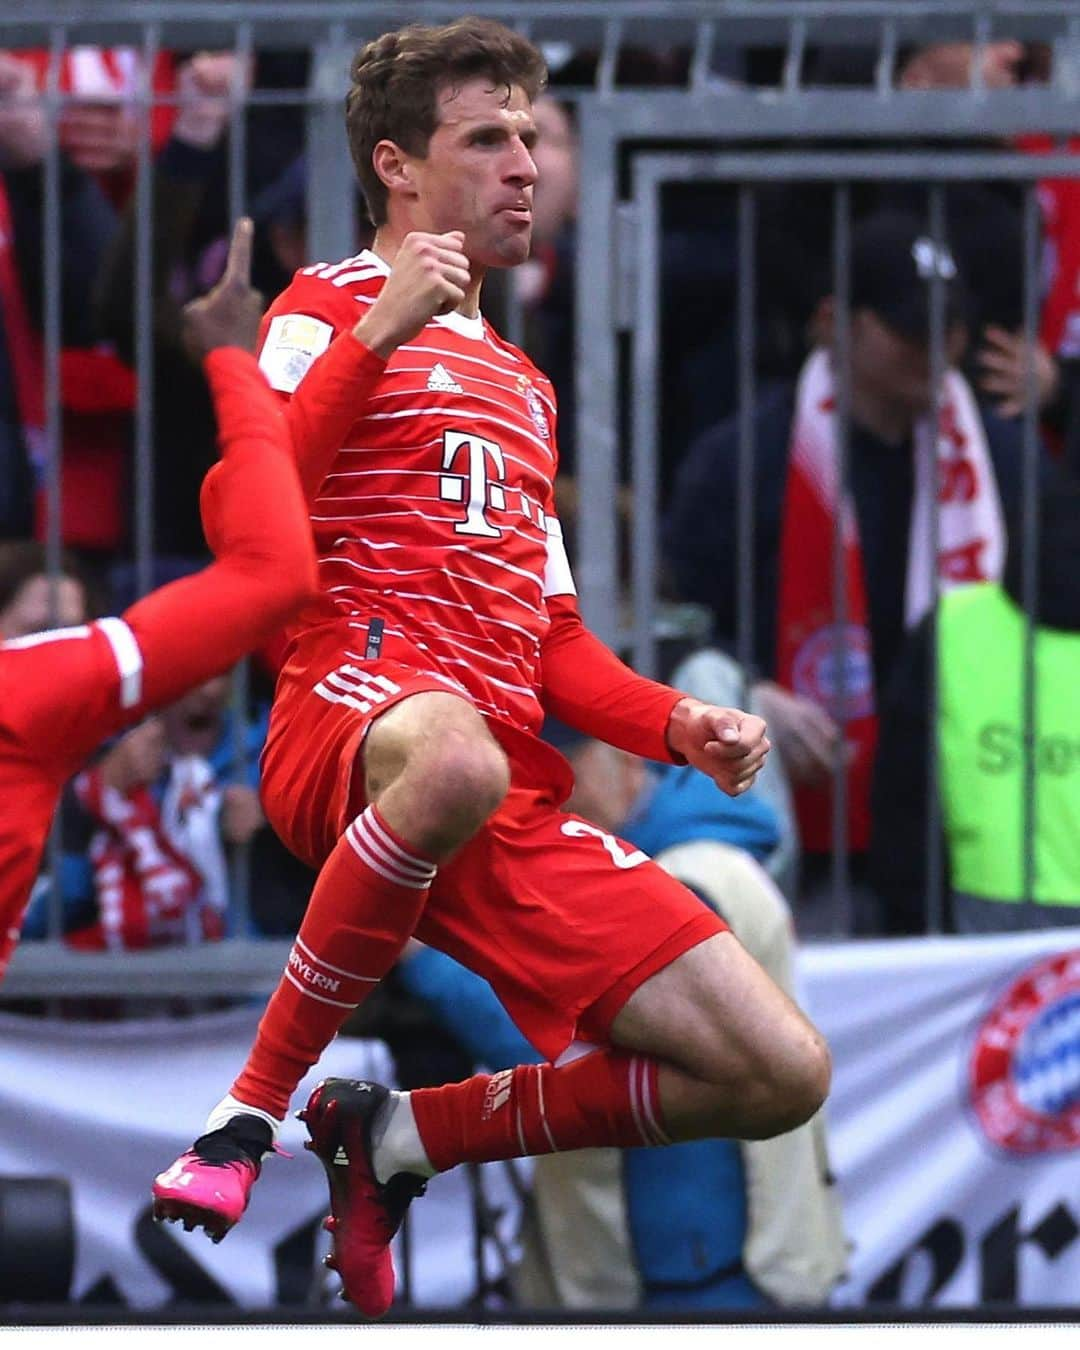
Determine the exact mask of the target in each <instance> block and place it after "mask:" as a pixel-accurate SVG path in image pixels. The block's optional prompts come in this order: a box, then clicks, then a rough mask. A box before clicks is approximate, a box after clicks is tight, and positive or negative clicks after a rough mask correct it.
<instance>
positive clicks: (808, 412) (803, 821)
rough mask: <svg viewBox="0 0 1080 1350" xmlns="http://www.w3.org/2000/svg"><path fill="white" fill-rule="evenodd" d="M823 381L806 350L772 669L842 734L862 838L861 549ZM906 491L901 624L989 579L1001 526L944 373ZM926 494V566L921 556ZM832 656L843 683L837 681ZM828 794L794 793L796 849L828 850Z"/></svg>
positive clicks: (864, 684) (973, 418) (922, 426)
mask: <svg viewBox="0 0 1080 1350" xmlns="http://www.w3.org/2000/svg"><path fill="white" fill-rule="evenodd" d="M835 412H836V400H835V381H834V378H833V371H832V364H831V360H830V357H829V354H828V353H827V352H825V351H823V350H817V351H815V352H813V353H812V354H811V356H810V358H809V360H808V361H807V362H806V365H805V366H804V367H803V370H802V374H801V375H800V377H799V385H798V391H797V394H796V404H795V417H794V421H793V423H792V431H791V444H790V451H789V457H788V477H787V487H786V495H785V500H784V515H783V525H782V529H781V540H780V587H779V619H778V630H777V670H778V680H779V682H780V683H781V684H782V685H784V686H786V687H787V688H789V689H791V690H792V691H793V692H794V693H796V694H800V695H802V696H803V697H805V698H809V699H812V700H813V701H814V702H815V703H818V704H819V705H820V706H821V707H823V708H824V709H825V710H826V711H827V712H828V713H829V714H830V716H831V717H832V718H833V720H834V721H835V722H836V723H837V724H838V725H839V726H841V727H842V728H843V730H844V735H845V739H846V741H847V744H848V746H849V754H850V755H851V760H850V766H849V770H848V840H849V844H850V847H851V848H853V849H858V850H861V849H865V848H866V847H867V845H868V844H869V839H870V809H869V805H870V772H871V767H872V763H873V754H874V748H875V745H876V743H877V713H876V706H875V698H874V668H873V659H872V652H871V640H870V623H869V609H868V605H867V598H866V582H865V578H864V575H863V562H862V548H861V546H860V543H859V531H858V524H857V521H856V517H855V508H854V504H853V502H852V499H851V496H850V493H845V494H844V495H843V497H841V490H840V482H839V465H838V458H837V450H836V432H835V422H836V417H835ZM913 454H914V456H915V492H914V500H913V503H912V511H911V524H910V530H909V535H908V561H907V584H906V588H905V600H904V619H905V624H906V626H907V627H908V628H911V627H913V626H914V625H915V624H917V623H918V622H919V620H920V619H921V618H922V617H923V616H924V615H925V614H926V613H927V611H928V610H929V609H930V607H931V605H932V604H933V601H934V593H935V580H936V581H937V582H938V583H939V584H940V588H941V590H943V591H946V590H950V589H952V588H953V587H954V586H958V585H961V584H963V583H965V582H972V581H986V580H996V579H998V578H1000V576H1001V572H1002V568H1003V566H1004V561H1005V525H1004V518H1003V515H1002V510H1001V501H1000V498H999V496H998V489H997V483H996V481H995V478H994V471H993V466H992V463H991V460H990V452H989V449H988V447H987V443H986V433H985V431H984V429H983V425H982V420H981V418H980V416H979V411H978V408H977V407H976V404H975V400H974V397H973V396H972V393H971V390H970V388H969V387H968V384H967V382H966V381H965V380H964V378H963V377H962V376H961V375H959V374H958V373H957V372H956V371H954V370H950V371H948V372H947V373H946V375H945V379H944V382H943V388H942V400H941V416H940V422H939V431H938V435H937V436H936V437H935V436H934V435H933V432H932V427H931V425H930V419H929V418H924V419H923V420H922V421H920V422H919V423H917V424H916V427H915V430H914V436H913ZM935 492H936V494H937V503H938V536H937V561H936V566H935V565H934V562H933V559H932V550H931V548H930V547H929V540H930V538H931V519H932V511H933V494H934V493H935ZM838 512H839V515H840V528H841V537H842V540H843V573H844V605H845V611H846V613H845V624H844V627H843V629H842V630H841V629H840V628H839V626H838V624H837V622H836V611H835V606H834V596H833V537H834V531H835V526H836V518H837V513H838ZM838 657H842V661H841V668H842V670H843V681H842V682H841V680H840V679H838V677H837V674H838V672H837V665H838ZM831 792H832V789H831V785H827V786H825V787H824V788H820V789H812V790H800V791H798V792H797V793H796V806H797V809H798V814H799V823H800V828H801V831H802V838H803V844H804V846H805V847H806V848H807V849H809V850H811V851H813V852H827V851H828V850H829V849H830V847H831V842H832V812H831Z"/></svg>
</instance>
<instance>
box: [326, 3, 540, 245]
mask: <svg viewBox="0 0 1080 1350" xmlns="http://www.w3.org/2000/svg"><path fill="white" fill-rule="evenodd" d="M350 76H351V80H352V84H351V86H350V88H349V92H348V94H347V95H346V96H345V127H346V130H347V132H348V136H349V150H350V152H351V153H352V157H353V163H354V164H355V165H356V173H357V176H358V177H359V179H360V186H361V187H362V188H363V190H364V197H365V199H366V201H367V208H368V213H369V215H370V216H371V220H372V223H373V224H374V225H375V226H376V227H378V226H379V225H384V224H385V223H386V204H387V191H386V185H385V184H384V183H383V181H382V179H381V178H380V177H379V175H378V174H377V173H376V172H375V169H374V166H373V164H372V158H371V157H372V152H373V151H374V149H375V146H376V145H378V143H379V141H382V140H390V141H393V142H394V143H395V144H397V145H400V146H401V148H402V149H403V150H404V151H405V152H406V153H407V154H410V155H418V156H421V157H422V156H424V155H426V154H427V147H428V141H429V140H430V139H431V134H432V132H433V131H434V130H435V128H436V127H437V126H438V124H439V110H438V98H439V95H440V93H441V92H442V91H443V90H445V89H447V88H448V87H449V88H457V87H459V86H460V85H462V84H464V83H466V82H467V81H468V80H474V79H477V78H486V79H489V80H491V82H492V85H493V86H494V87H495V88H498V87H499V86H500V85H505V86H506V88H507V92H508V95H509V90H510V89H511V88H513V87H514V86H520V88H522V89H524V91H525V93H526V94H527V95H528V97H529V99H530V101H532V100H535V98H536V97H537V95H538V94H539V93H540V92H541V91H542V90H543V88H544V86H545V85H546V83H547V66H546V65H545V63H544V58H543V57H542V56H541V55H540V52H539V51H538V50H537V48H536V47H534V46H533V44H532V43H531V42H530V41H529V40H528V39H527V38H524V37H522V36H521V34H520V33H515V32H514V30H513V29H512V28H507V27H506V25H505V24H501V23H498V22H496V21H495V20H494V19H480V18H475V17H470V18H464V19H455V20H454V22H453V23H447V24H441V25H438V26H435V25H427V24H409V25H408V26H407V27H405V28H399V29H397V30H396V31H395V32H392V33H384V34H383V35H382V37H380V38H376V39H375V40H374V41H373V42H369V43H367V45H366V46H364V47H361V48H360V50H359V51H358V52H357V53H356V56H355V57H354V58H353V63H352V68H351V70H350Z"/></svg>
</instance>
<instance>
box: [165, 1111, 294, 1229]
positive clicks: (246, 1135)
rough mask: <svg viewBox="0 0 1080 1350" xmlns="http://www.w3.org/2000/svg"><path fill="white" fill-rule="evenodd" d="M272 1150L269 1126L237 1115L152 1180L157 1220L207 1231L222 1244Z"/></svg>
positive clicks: (243, 1207)
mask: <svg viewBox="0 0 1080 1350" xmlns="http://www.w3.org/2000/svg"><path fill="white" fill-rule="evenodd" d="M271 1148H273V1141H272V1139H271V1134H270V1127H269V1126H268V1125H266V1124H265V1123H264V1122H263V1121H261V1120H259V1119H258V1118H257V1117H254V1116H243V1117H240V1116H237V1117H235V1118H234V1119H233V1120H230V1121H229V1123H228V1124H227V1125H224V1126H222V1128H221V1129H219V1130H213V1131H211V1133H209V1134H204V1135H202V1136H200V1138H198V1139H196V1140H195V1142H194V1144H192V1146H191V1148H190V1149H188V1151H187V1152H186V1153H182V1154H181V1155H180V1157H179V1158H177V1160H176V1161H175V1162H174V1163H173V1164H172V1166H171V1167H167V1168H166V1169H165V1171H164V1172H159V1173H158V1175H157V1176H156V1177H155V1178H154V1185H153V1188H152V1193H153V1196H154V1218H155V1219H168V1220H169V1221H170V1222H176V1221H177V1220H180V1221H181V1222H182V1223H183V1225H184V1228H185V1230H186V1231H187V1232H189V1233H190V1232H191V1230H192V1229H193V1228H203V1229H205V1230H206V1233H207V1235H208V1236H209V1237H210V1238H211V1239H212V1240H213V1241H214V1242H220V1241H221V1239H222V1238H223V1237H224V1236H225V1234H226V1233H227V1232H228V1231H229V1229H230V1228H231V1227H232V1226H233V1224H234V1223H236V1221H237V1220H238V1219H239V1218H240V1216H241V1215H242V1214H243V1212H244V1210H245V1209H247V1206H248V1198H249V1196H250V1194H251V1188H252V1186H254V1184H255V1182H256V1180H257V1179H258V1176H259V1173H260V1172H261V1171H262V1156H263V1154H264V1153H266V1152H268V1151H269V1150H270V1149H271Z"/></svg>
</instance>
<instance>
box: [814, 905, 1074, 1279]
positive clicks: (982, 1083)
mask: <svg viewBox="0 0 1080 1350" xmlns="http://www.w3.org/2000/svg"><path fill="white" fill-rule="evenodd" d="M801 966H802V975H803V982H804V985H805V988H806V993H807V998H808V1002H809V1007H810V1011H811V1012H812V1014H813V1016H814V1019H815V1021H816V1022H817V1023H818V1025H819V1026H820V1027H821V1029H822V1031H823V1032H824V1033H825V1035H826V1037H827V1039H828V1041H829V1044H830V1046H831V1048H832V1052H833V1060H834V1081H833V1091H832V1096H831V1099H830V1102H829V1105H828V1106H827V1108H826V1110H827V1112H828V1120H829V1139H830V1149H831V1155H832V1161H833V1166H834V1170H835V1171H836V1173H837V1175H838V1179H839V1184H840V1190H841V1194H842V1196H843V1199H844V1215H845V1224H846V1228H847V1231H848V1234H849V1236H850V1238H851V1240H852V1242H853V1244H854V1250H853V1253H852V1259H851V1268H850V1279H849V1280H848V1282H847V1283H846V1284H845V1285H844V1286H843V1287H842V1288H841V1290H840V1291H839V1292H838V1296H837V1298H836V1302H837V1303H839V1304H841V1305H844V1304H847V1305H860V1304H864V1303H868V1302H869V1303H874V1302H890V1303H903V1304H909V1305H914V1304H924V1303H932V1304H937V1305H940V1306H964V1305H968V1306H971V1305H980V1304H982V1305H985V1304H988V1303H994V1302H1003V1303H1014V1302H1015V1303H1020V1304H1028V1305H1039V1304H1042V1305H1044V1306H1049V1305H1070V1306H1072V1305H1080V933H1078V932H1077V931H1076V930H1071V931H1070V930H1058V931H1056V932H1041V933H1035V934H1030V935H1028V934H1025V935H1020V936H1017V935H1010V936H1004V937H997V936H995V937H979V938H938V939H932V938H923V939H915V940H907V941H902V942H900V941H898V942H872V943H870V942H867V943H852V944H848V945H836V946H822V947H817V948H813V947H811V948H808V949H807V950H806V951H805V952H804V953H803V957H802V963H801Z"/></svg>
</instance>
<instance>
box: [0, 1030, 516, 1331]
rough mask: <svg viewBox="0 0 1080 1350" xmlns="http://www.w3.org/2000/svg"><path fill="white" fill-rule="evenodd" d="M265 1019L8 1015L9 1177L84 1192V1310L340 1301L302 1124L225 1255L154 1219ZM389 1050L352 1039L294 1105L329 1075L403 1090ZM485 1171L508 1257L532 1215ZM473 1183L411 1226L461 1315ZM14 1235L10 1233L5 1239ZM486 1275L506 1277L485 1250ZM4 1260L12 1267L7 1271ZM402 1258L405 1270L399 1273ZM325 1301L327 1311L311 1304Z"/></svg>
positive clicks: (424, 1267) (78, 1277)
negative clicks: (168, 1177) (326, 1262)
mask: <svg viewBox="0 0 1080 1350" xmlns="http://www.w3.org/2000/svg"><path fill="white" fill-rule="evenodd" d="M260 1011H261V1010H260V1009H258V1008H251V1009H248V1008H242V1009H237V1010H233V1011H229V1012H222V1013H213V1014H207V1015H204V1016H200V1017H195V1018H190V1019H186V1020H184V1021H139V1022H125V1023H108V1024H96V1025H86V1024H80V1023H76V1022H67V1021H64V1022H57V1021H51V1020H50V1021H42V1020H39V1019H36V1018H29V1017H17V1016H12V1015H10V1014H4V1015H0V1046H2V1047H3V1048H2V1050H0V1062H2V1064H3V1072H2V1073H0V1187H2V1186H3V1182H4V1178H5V1177H61V1178H66V1179H67V1180H68V1181H69V1183H70V1185H71V1190H72V1199H73V1206H74V1220H75V1251H76V1262H75V1273H74V1278H73V1281H72V1289H71V1296H72V1298H73V1300H76V1301H83V1300H87V1301H91V1302H95V1303H101V1302H104V1303H118V1304H122V1305H123V1304H126V1305H128V1306H130V1307H135V1308H151V1307H155V1306H158V1305H161V1304H164V1303H170V1302H186V1303H190V1302H204V1303H219V1304H220V1303H236V1304H238V1305H240V1306H242V1307H267V1306H270V1305H273V1304H277V1303H310V1302H311V1301H312V1299H313V1297H314V1301H315V1302H323V1301H327V1302H328V1301H330V1299H332V1298H333V1297H334V1296H335V1295H336V1290H337V1288H338V1287H339V1281H338V1279H337V1276H336V1275H329V1274H327V1273H325V1272H324V1271H323V1268H322V1257H323V1256H324V1255H325V1254H326V1253H327V1252H328V1251H329V1249H330V1248H329V1238H328V1237H327V1236H326V1234H325V1233H324V1232H323V1231H322V1228H321V1222H322V1219H323V1218H324V1216H325V1215H326V1214H327V1213H328V1200H327V1188H326V1181H325V1176H324V1173H323V1169H322V1166H321V1165H320V1164H319V1162H318V1161H317V1160H316V1159H315V1158H314V1157H313V1156H312V1155H311V1154H309V1153H306V1152H305V1151H304V1148H303V1141H304V1139H305V1138H306V1137H307V1136H306V1132H305V1130H304V1127H303V1125H301V1124H300V1123H299V1121H296V1120H295V1119H293V1118H292V1117H291V1116H290V1117H289V1119H288V1120H287V1121H286V1122H285V1124H284V1126H283V1128H282V1132H281V1138H280V1142H281V1145H282V1147H283V1148H285V1149H287V1150H288V1151H289V1152H290V1153H291V1154H293V1155H294V1157H292V1158H291V1159H289V1158H282V1157H276V1156H271V1157H268V1158H267V1159H266V1160H265V1162H264V1164H263V1172H262V1176H261V1177H260V1178H259V1181H258V1182H257V1183H256V1185H255V1189H254V1191H253V1192H252V1200H251V1205H250V1207H249V1209H248V1211H247V1213H246V1214H245V1215H244V1218H243V1220H242V1221H241V1222H240V1223H239V1224H238V1225H237V1226H236V1228H235V1229H234V1230H233V1231H232V1232H231V1233H229V1235H228V1236H227V1237H226V1238H225V1240H224V1241H223V1242H221V1243H220V1244H218V1245H214V1244H212V1243H211V1242H210V1241H209V1240H208V1239H207V1237H206V1235H205V1233H202V1232H193V1233H185V1232H184V1231H183V1229H182V1228H181V1226H180V1225H179V1224H157V1223H155V1222H154V1221H153V1219H152V1218H151V1216H150V1184H151V1182H152V1180H153V1178H154V1176H155V1174H156V1173H157V1172H159V1171H161V1170H162V1169H163V1168H164V1167H165V1166H167V1165H168V1164H169V1163H170V1162H172V1161H173V1159H174V1158H175V1157H177V1156H178V1155H179V1154H180V1153H181V1152H183V1150H184V1149H186V1148H188V1147H189V1146H190V1144H191V1141H192V1139H194V1137H195V1136H196V1135H197V1134H199V1133H200V1132H201V1128H202V1124H203V1121H204V1120H205V1119H206V1114H207V1112H208V1111H209V1109H210V1108H211V1107H212V1106H213V1105H214V1104H215V1103H216V1102H217V1101H218V1100H219V1099H220V1098H221V1097H222V1096H223V1094H224V1093H225V1092H226V1091H227V1090H228V1088H229V1085H230V1084H231V1082H232V1080H233V1078H234V1077H235V1075H236V1073H237V1071H238V1069H239V1067H240V1065H241V1064H242V1063H243V1061H244V1058H245V1057H246V1055H247V1052H248V1049H249V1047H250V1045H251V1041H252V1039H253V1037H254V1035H255V1027H256V1024H257V1021H258V1017H259V1012H260ZM393 1073H394V1068H393V1063H392V1060H391V1058H390V1055H389V1052H388V1050H387V1048H386V1047H385V1046H384V1045H383V1044H382V1043H381V1042H378V1041H361V1040H351V1039H346V1038H339V1039H338V1040H337V1041H335V1042H334V1043H333V1044H332V1045H331V1046H330V1047H329V1049H328V1050H327V1051H326V1053H325V1054H324V1055H323V1058H322V1061H321V1063H320V1065H319V1066H318V1069H317V1070H316V1071H313V1072H312V1073H311V1074H310V1075H309V1076H308V1078H306V1079H305V1080H304V1083H303V1084H302V1085H301V1087H300V1090H299V1091H298V1092H297V1094H296V1097H295V1104H296V1105H297V1106H300V1105H302V1104H303V1102H304V1101H305V1100H306V1098H307V1094H308V1092H309V1091H310V1090H311V1088H312V1087H314V1086H315V1084H316V1082H318V1081H319V1079H321V1078H324V1077H328V1076H331V1075H333V1076H340V1077H348V1078H375V1079H377V1080H379V1081H380V1082H384V1083H387V1082H393ZM482 1170H483V1174H484V1175H483V1185H484V1189H485V1194H486V1195H487V1197H488V1200H489V1202H490V1203H491V1204H492V1205H494V1206H495V1207H497V1208H498V1209H499V1210H500V1211H501V1212H502V1215H503V1218H502V1220H501V1221H500V1225H499V1227H500V1232H501V1233H502V1234H503V1236H504V1237H505V1238H506V1240H507V1242H510V1241H512V1234H513V1232H514V1231H516V1226H517V1214H518V1211H519V1208H520V1207H519V1206H518V1205H517V1204H516V1202H515V1201H514V1199H513V1195H512V1192H511V1191H510V1187H509V1184H508V1180H507V1177H506V1170H505V1168H504V1167H500V1166H499V1165H492V1166H491V1167H489V1168H485V1169H482ZM472 1213H473V1210H472V1205H471V1201H470V1195H469V1177H468V1175H467V1174H466V1173H465V1172H464V1171H463V1170H462V1169H460V1168H459V1169H457V1171H455V1172H451V1173H448V1174H447V1175H445V1176H441V1177H436V1178H434V1180H433V1181H432V1183H431V1184H430V1185H429V1187H428V1194H427V1195H426V1196H425V1198H424V1200H423V1202H422V1203H421V1204H417V1205H414V1206H413V1208H412V1211H411V1224H410V1232H411V1239H412V1244H413V1257H412V1259H411V1260H410V1263H409V1267H410V1273H411V1276H412V1296H413V1301H414V1302H416V1303H420V1304H426V1305H434V1306H443V1307H446V1306H452V1305H455V1304H459V1303H463V1302H465V1301H466V1300H468V1299H469V1298H470V1297H472V1296H473V1294H474V1293H475V1291H476V1284H477V1275H476V1262H475V1255H474V1241H475V1240H474V1231H473V1223H472ZM2 1229H3V1225H2V1224H0V1236H2ZM486 1246H487V1251H486V1259H485V1275H486V1276H488V1277H491V1276H497V1275H498V1274H500V1273H501V1262H500V1261H499V1259H498V1255H497V1252H496V1251H495V1246H494V1244H492V1243H491V1242H488V1243H487V1244H486ZM2 1259H3V1254H2V1252H0V1260H2ZM400 1265H401V1262H400V1253H399V1268H400ZM313 1289H314V1290H315V1294H314V1296H313V1295H312V1290H313Z"/></svg>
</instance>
